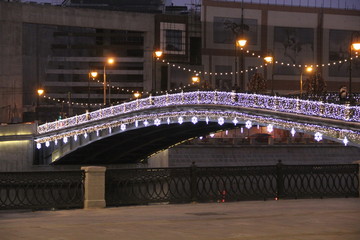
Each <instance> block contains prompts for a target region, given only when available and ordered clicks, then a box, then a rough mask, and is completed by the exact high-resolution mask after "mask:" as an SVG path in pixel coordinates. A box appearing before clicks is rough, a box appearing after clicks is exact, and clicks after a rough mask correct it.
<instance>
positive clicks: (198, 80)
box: [191, 76, 200, 83]
mask: <svg viewBox="0 0 360 240" xmlns="http://www.w3.org/2000/svg"><path fill="white" fill-rule="evenodd" d="M191 81H192V82H193V83H198V82H200V77H199V76H193V77H192V78H191Z"/></svg>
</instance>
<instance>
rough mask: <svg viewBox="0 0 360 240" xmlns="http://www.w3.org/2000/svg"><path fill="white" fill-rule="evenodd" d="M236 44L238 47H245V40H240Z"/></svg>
mask: <svg viewBox="0 0 360 240" xmlns="http://www.w3.org/2000/svg"><path fill="white" fill-rule="evenodd" d="M236 42H237V44H238V45H239V46H240V47H245V45H246V42H247V40H246V39H245V38H240V39H238V40H237V41H236Z"/></svg>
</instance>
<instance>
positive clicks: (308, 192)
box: [105, 164, 359, 206]
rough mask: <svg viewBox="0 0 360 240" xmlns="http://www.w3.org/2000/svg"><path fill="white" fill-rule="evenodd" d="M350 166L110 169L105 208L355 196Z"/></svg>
mask: <svg viewBox="0 0 360 240" xmlns="http://www.w3.org/2000/svg"><path fill="white" fill-rule="evenodd" d="M358 174H359V167H358V165H357V164H354V165H326V166H322V165H311V166H286V165H282V164H278V165H277V166H255V167H196V166H192V167H190V168H156V169H131V170H114V169H113V170H108V171H107V172H106V191H105V192H106V203H107V206H120V205H131V204H147V203H155V202H170V203H179V202H183V203H185V202H191V201H197V202H225V201H241V200H257V199H258V200H260V199H264V200H265V199H274V198H311V197H320V198H321V197H358V196H359V190H358V189H359V179H358Z"/></svg>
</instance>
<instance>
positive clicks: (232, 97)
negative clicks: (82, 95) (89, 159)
mask: <svg viewBox="0 0 360 240" xmlns="http://www.w3.org/2000/svg"><path fill="white" fill-rule="evenodd" d="M204 104H205V105H208V104H211V105H226V106H233V107H248V108H259V109H267V110H275V111H278V112H288V113H296V114H303V115H310V116H320V117H325V118H331V119H339V120H343V121H353V122H360V107H355V106H349V105H338V104H332V103H323V102H317V101H309V100H300V99H294V98H284V97H277V96H268V95H259V94H247V93H235V92H218V91H209V92H205V91H195V92H186V93H184V92H182V93H176V94H166V95H162V96H155V97H153V96H149V97H148V98H143V99H137V100H135V101H131V102H127V103H123V104H120V105H116V106H111V107H108V108H104V109H100V110H97V111H94V112H91V113H86V114H82V115H79V116H75V117H71V118H67V119H63V120H59V121H55V122H52V123H46V124H43V125H40V126H39V127H38V131H39V133H46V132H49V131H54V130H58V129H62V128H66V127H71V126H75V125H79V124H82V123H86V122H89V121H94V120H99V119H104V118H107V117H112V116H117V115H120V114H123V113H129V112H132V111H138V110H142V109H148V108H158V107H165V106H181V105H204Z"/></svg>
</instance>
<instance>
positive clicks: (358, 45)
mask: <svg viewBox="0 0 360 240" xmlns="http://www.w3.org/2000/svg"><path fill="white" fill-rule="evenodd" d="M352 49H354V50H355V51H359V50H360V35H359V32H353V33H352V34H351V45H350V57H349V58H350V59H349V98H350V101H351V95H352Z"/></svg>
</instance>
